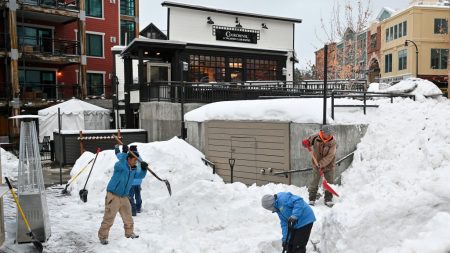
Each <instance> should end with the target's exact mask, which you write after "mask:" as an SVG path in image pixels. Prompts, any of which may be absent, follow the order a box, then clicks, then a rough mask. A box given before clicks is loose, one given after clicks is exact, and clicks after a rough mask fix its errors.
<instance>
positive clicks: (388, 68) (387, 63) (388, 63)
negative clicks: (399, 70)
mask: <svg viewBox="0 0 450 253" xmlns="http://www.w3.org/2000/svg"><path fill="white" fill-rule="evenodd" d="M384 72H385V73H389V72H392V54H387V55H385V56H384Z"/></svg>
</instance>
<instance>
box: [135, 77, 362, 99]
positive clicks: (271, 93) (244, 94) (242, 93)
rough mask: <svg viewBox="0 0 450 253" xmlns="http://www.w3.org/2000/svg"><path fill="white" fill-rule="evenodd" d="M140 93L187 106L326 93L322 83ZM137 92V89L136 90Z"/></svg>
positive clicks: (160, 87)
mask: <svg viewBox="0 0 450 253" xmlns="http://www.w3.org/2000/svg"><path fill="white" fill-rule="evenodd" d="M132 86H134V87H135V90H136V89H139V91H140V101H141V102H150V101H170V102H175V103H178V102H181V100H182V98H184V102H186V103H189V102H191V103H211V102H218V101H229V100H252V99H261V98H277V97H301V96H319V95H321V94H322V93H323V82H321V81H302V82H286V81H267V82H242V83H192V82H184V83H183V84H181V83H180V82H150V83H145V84H143V85H141V86H139V85H138V84H134V85H132ZM366 86H367V83H366V82H365V81H358V82H354V83H351V84H349V83H344V81H342V80H338V81H334V82H333V81H331V82H330V83H329V84H328V85H327V87H328V89H331V90H342V89H344V88H349V87H352V88H353V89H354V90H356V91H359V90H365V88H366ZM132 90H133V89H132Z"/></svg>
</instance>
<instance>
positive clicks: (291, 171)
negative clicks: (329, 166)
mask: <svg viewBox="0 0 450 253" xmlns="http://www.w3.org/2000/svg"><path fill="white" fill-rule="evenodd" d="M355 151H356V150H354V151H352V152H350V153H348V154H347V155H345V156H343V157H342V158H341V159H339V160H337V161H336V162H335V164H336V165H337V166H339V165H340V164H341V163H342V162H343V161H344V160H346V159H347V158H349V157H350V156H353V154H354V153H355ZM312 169H313V168H304V169H298V170H288V171H282V172H277V173H273V174H274V175H285V176H286V177H287V174H291V173H296V172H304V171H311V170H312Z"/></svg>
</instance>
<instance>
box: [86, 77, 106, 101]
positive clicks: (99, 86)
mask: <svg viewBox="0 0 450 253" xmlns="http://www.w3.org/2000/svg"><path fill="white" fill-rule="evenodd" d="M103 86H104V85H103V74H101V73H87V74H86V87H87V95H88V96H101V95H102V94H103V93H104V92H103V88H104V87H103Z"/></svg>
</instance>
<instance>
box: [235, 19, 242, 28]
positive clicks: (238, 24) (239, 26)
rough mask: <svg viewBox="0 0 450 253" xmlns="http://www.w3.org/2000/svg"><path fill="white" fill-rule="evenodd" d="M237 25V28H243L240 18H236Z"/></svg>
mask: <svg viewBox="0 0 450 253" xmlns="http://www.w3.org/2000/svg"><path fill="white" fill-rule="evenodd" d="M235 23H236V28H242V25H241V22H239V18H238V17H236V21H235Z"/></svg>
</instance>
